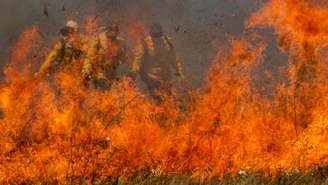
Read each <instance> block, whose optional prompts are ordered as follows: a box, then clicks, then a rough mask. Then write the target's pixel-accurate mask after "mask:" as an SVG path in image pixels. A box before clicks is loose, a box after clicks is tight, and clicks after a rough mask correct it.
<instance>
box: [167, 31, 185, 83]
mask: <svg viewBox="0 0 328 185" xmlns="http://www.w3.org/2000/svg"><path fill="white" fill-rule="evenodd" d="M166 39H167V42H168V43H167V44H168V45H169V46H170V48H171V50H172V52H173V54H174V56H175V60H174V61H172V62H173V64H172V65H173V68H174V70H175V74H176V75H177V76H178V77H179V79H180V80H184V79H185V77H184V70H183V64H182V61H181V59H180V57H178V56H177V54H176V52H175V49H174V47H173V42H172V38H170V37H166Z"/></svg>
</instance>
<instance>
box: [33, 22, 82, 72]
mask: <svg viewBox="0 0 328 185" xmlns="http://www.w3.org/2000/svg"><path fill="white" fill-rule="evenodd" d="M60 32H61V38H60V40H59V41H58V42H57V43H56V44H55V45H54V46H53V48H52V50H51V51H50V52H49V54H48V55H47V57H46V59H45V61H44V63H43V64H42V66H41V68H40V70H39V71H38V73H37V74H36V75H38V76H44V75H46V74H47V73H48V72H49V70H50V68H51V67H52V66H53V65H57V67H58V68H57V69H59V70H66V69H68V68H70V67H71V65H72V64H73V63H74V62H76V61H77V60H79V59H80V58H81V57H82V54H83V36H82V35H81V34H80V32H79V27H78V24H77V23H76V22H75V21H73V20H69V21H67V24H66V26H65V27H64V28H62V29H61V30H60Z"/></svg>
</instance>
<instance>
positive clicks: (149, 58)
mask: <svg viewBox="0 0 328 185" xmlns="http://www.w3.org/2000/svg"><path fill="white" fill-rule="evenodd" d="M132 72H134V73H137V72H139V73H140V76H141V78H142V79H143V80H145V79H146V78H147V79H149V78H151V79H154V80H160V81H162V80H165V81H170V80H172V74H175V75H176V76H178V77H179V78H180V79H184V76H183V66H182V63H181V61H180V60H179V59H178V58H177V56H176V53H175V50H174V47H173V44H172V41H171V39H170V38H169V37H167V36H161V37H160V38H153V37H151V36H147V37H145V38H144V39H143V40H141V41H140V42H139V43H138V44H137V46H136V47H135V49H134V58H133V61H132Z"/></svg>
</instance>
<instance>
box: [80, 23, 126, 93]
mask: <svg viewBox="0 0 328 185" xmlns="http://www.w3.org/2000/svg"><path fill="white" fill-rule="evenodd" d="M126 60H127V54H126V45H125V40H124V39H123V38H121V37H120V36H119V27H118V25H117V24H115V23H110V25H109V26H106V27H105V28H103V31H102V32H101V33H100V34H97V35H96V36H95V37H94V38H93V39H92V41H91V43H90V47H89V49H88V52H87V57H86V59H85V61H84V62H83V68H82V75H83V76H84V78H85V81H86V82H87V83H86V85H87V86H89V88H94V89H100V90H109V89H110V88H111V85H112V83H113V81H114V80H116V78H117V68H118V67H119V65H121V64H123V63H124V62H125V61H126Z"/></svg>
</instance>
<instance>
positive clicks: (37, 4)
mask: <svg viewBox="0 0 328 185" xmlns="http://www.w3.org/2000/svg"><path fill="white" fill-rule="evenodd" d="M262 4H263V3H262V0H255V1H254V0H252V1H244V0H229V1H228V0H224V1H222V0H216V1H213V0H204V1H198V0H189V1H179V0H159V1H153V0H69V1H67V0H56V1H51V0H24V1H21V0H2V1H1V2H0V7H2V8H1V9H2V11H0V24H1V32H0V51H1V52H0V56H1V57H2V58H3V60H2V61H1V66H3V65H4V64H5V63H6V62H7V58H8V54H9V50H10V48H11V46H12V44H13V43H14V42H15V41H16V40H17V38H18V36H19V34H20V33H21V32H22V30H24V29H25V28H26V27H29V26H31V25H36V26H38V27H39V28H40V30H41V31H42V34H43V35H45V36H47V38H48V37H49V36H50V37H55V36H56V35H57V34H58V30H59V29H60V28H61V27H62V26H63V25H64V23H65V21H66V20H67V19H69V18H73V19H76V20H77V21H78V22H80V23H83V20H84V18H85V17H86V16H89V15H95V16H98V17H101V18H102V19H103V20H108V19H116V20H119V22H120V24H121V25H120V26H121V27H124V26H125V24H126V23H129V22H131V21H137V20H138V21H141V22H143V23H145V24H148V23H149V22H151V21H159V22H161V23H162V24H163V26H164V29H165V31H166V33H167V34H168V35H169V36H171V37H172V38H173V40H174V44H175V46H176V49H177V52H178V54H179V55H180V57H181V58H182V60H183V62H184V64H185V68H186V69H185V70H186V77H187V79H188V81H190V82H192V83H191V84H190V85H191V86H198V85H200V84H201V83H202V79H203V76H204V73H205V72H206V71H207V69H208V67H209V66H210V64H211V61H213V58H214V57H215V54H216V52H217V48H216V46H218V45H224V44H226V43H227V39H226V38H227V37H226V36H227V35H230V36H231V35H233V36H235V37H238V36H241V35H243V34H245V29H244V22H245V20H246V19H247V18H248V17H249V15H250V14H251V12H254V11H255V10H257V9H258V8H259V7H260V6H261V5H262ZM130 47H131V46H130Z"/></svg>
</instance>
